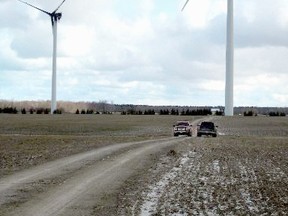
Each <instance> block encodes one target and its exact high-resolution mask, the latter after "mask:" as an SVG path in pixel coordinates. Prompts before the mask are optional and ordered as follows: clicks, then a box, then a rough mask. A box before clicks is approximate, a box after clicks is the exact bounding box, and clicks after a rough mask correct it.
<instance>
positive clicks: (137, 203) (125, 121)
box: [0, 114, 288, 215]
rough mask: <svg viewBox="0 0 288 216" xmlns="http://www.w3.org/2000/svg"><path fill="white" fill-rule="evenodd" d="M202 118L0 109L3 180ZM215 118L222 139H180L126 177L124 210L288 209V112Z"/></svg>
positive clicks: (156, 212)
mask: <svg viewBox="0 0 288 216" xmlns="http://www.w3.org/2000/svg"><path fill="white" fill-rule="evenodd" d="M198 118H199V117H196V118H195V117H181V116H159V115H155V116H121V115H72V114H71V115H57V116H56V115H55V116H50V115H47V116H46V115H0V178H1V176H5V175H9V174H11V173H14V172H16V171H18V170H22V169H25V168H28V167H31V166H35V165H37V164H41V163H44V162H47V161H50V160H54V159H57V158H61V157H64V156H68V155H72V154H75V153H79V152H84V151H89V150H90V149H94V148H99V147H102V146H105V145H109V144H115V143H123V142H131V141H140V140H147V139H158V138H163V137H172V131H171V129H172V125H173V123H174V122H175V121H176V120H179V119H188V120H190V121H194V120H197V119H198ZM212 118H213V121H214V122H215V123H216V125H218V126H219V127H218V132H219V136H218V137H217V138H210V137H209V138H207V137H201V138H198V137H192V138H188V139H185V140H182V141H181V142H179V145H177V146H175V148H174V149H173V152H175V155H174V154H173V155H172V156H171V155H167V153H164V156H163V155H162V158H160V159H159V160H160V163H157V164H155V166H153V167H152V168H151V169H150V170H147V171H144V172H140V173H141V176H137V175H135V178H131V179H128V180H127V182H126V184H127V187H124V189H123V191H122V193H121V194H122V195H121V194H120V195H119V206H120V210H119V212H120V213H119V215H132V213H131V212H133V215H134V214H135V215H138V214H140V215H141V212H142V215H145V214H143V212H144V213H145V211H146V210H145V209H148V210H149V212H150V213H151V214H152V213H153V214H154V215H172V214H175V215H179V214H180V215H288V160H287V159H288V118H287V117H265V116H258V117H243V116H237V117H236V116H235V117H212ZM176 139H177V138H176ZM149 190H150V192H149ZM157 190H159V191H162V192H157ZM151 191H152V192H151ZM155 192H157V193H155ZM123 194H125V197H123ZM151 194H152V195H153V194H157V197H156V198H155V197H151ZM147 200H148V201H147ZM149 200H150V201H149ZM151 200H153V202H154V203H156V205H155V206H156V207H155V209H153V208H154V207H153V208H152V207H151V206H150V207H151V208H152V209H151V208H150V207H149V205H148V204H149V202H151ZM155 200H156V201H155ZM145 203H146V204H145ZM147 203H148V204H147ZM149 208H150V209H149Z"/></svg>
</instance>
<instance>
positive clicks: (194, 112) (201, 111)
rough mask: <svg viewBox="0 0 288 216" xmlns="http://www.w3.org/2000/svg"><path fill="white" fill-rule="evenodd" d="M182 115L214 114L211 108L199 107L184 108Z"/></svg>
mask: <svg viewBox="0 0 288 216" xmlns="http://www.w3.org/2000/svg"><path fill="white" fill-rule="evenodd" d="M181 115H183V116H205V115H212V111H211V109H197V110H189V109H187V110H186V111H185V110H182V112H181Z"/></svg>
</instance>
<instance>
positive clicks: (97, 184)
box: [0, 137, 187, 216]
mask: <svg viewBox="0 0 288 216" xmlns="http://www.w3.org/2000/svg"><path fill="white" fill-rule="evenodd" d="M181 139H187V138H186V137H185V138H184V137H182V138H178V139H177V138H166V139H160V140H152V141H143V142H134V143H124V144H117V145H111V146H108V147H104V148H100V149H97V150H95V151H91V152H87V153H83V154H78V155H74V156H71V157H66V158H63V159H60V160H57V161H53V162H49V163H46V164H44V165H41V166H37V167H35V168H32V169H29V170H25V171H22V172H20V173H16V174H14V175H12V176H8V177H6V178H4V179H1V180H0V205H1V210H0V215H42V216H45V215H47V216H48V215H61V214H62V215H90V214H91V211H93V208H95V203H97V199H98V198H99V197H101V194H104V193H105V192H106V191H107V190H112V189H116V188H117V187H119V186H120V185H121V182H122V180H124V179H126V178H127V177H128V176H129V175H130V174H131V173H133V170H135V169H136V168H137V167H141V163H140V162H141V160H144V159H145V157H148V156H149V155H150V154H154V153H157V152H159V151H161V149H163V148H167V147H169V146H171V145H174V144H175V143H177V142H178V141H179V140H181ZM51 179H52V180H51ZM55 179H56V180H55ZM49 180H50V183H48V184H45V182H46V183H47V182H49ZM41 182H42V183H43V182H44V184H41ZM51 182H52V184H51ZM55 182H56V183H55ZM35 185H36V186H35ZM39 188H40V189H39ZM35 190H36V191H35ZM89 197H90V198H89ZM87 199H88V200H87ZM84 200H85V202H83V201H84ZM92 200H93V201H92ZM75 205H76V206H77V207H75ZM73 206H74V207H73Z"/></svg>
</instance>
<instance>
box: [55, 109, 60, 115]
mask: <svg viewBox="0 0 288 216" xmlns="http://www.w3.org/2000/svg"><path fill="white" fill-rule="evenodd" d="M53 114H62V110H61V109H56V110H54V112H53Z"/></svg>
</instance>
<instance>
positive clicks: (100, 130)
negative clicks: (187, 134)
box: [0, 114, 193, 177]
mask: <svg viewBox="0 0 288 216" xmlns="http://www.w3.org/2000/svg"><path fill="white" fill-rule="evenodd" d="M178 119H187V118H186V117H180V118H179V117H175V116H123V115H75V114H74V115H73V114H71V115H69V114H68V115H53V116H51V115H5V114H2V115H0V177H1V176H3V175H6V174H11V173H13V172H15V171H17V170H21V169H24V168H28V167H31V166H34V165H38V164H42V163H44V162H47V161H50V160H54V159H58V158H62V157H64V156H68V155H72V154H75V153H79V152H85V151H89V150H91V149H95V148H99V147H103V146H106V145H110V144H114V143H123V142H132V141H141V140H149V139H155V138H157V139H158V138H163V137H170V136H171V133H172V131H171V130H172V128H171V126H172V125H173V123H175V121H176V120H178ZM189 119H190V120H193V118H191V117H190V118H189Z"/></svg>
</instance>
